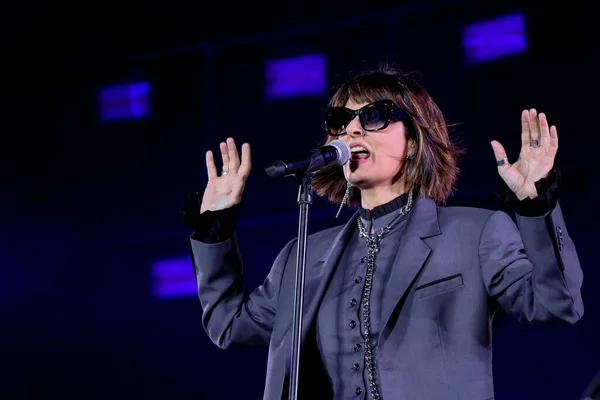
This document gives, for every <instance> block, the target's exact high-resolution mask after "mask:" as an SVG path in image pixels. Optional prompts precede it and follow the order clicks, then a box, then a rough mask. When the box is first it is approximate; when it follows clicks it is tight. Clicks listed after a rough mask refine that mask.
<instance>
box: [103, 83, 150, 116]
mask: <svg viewBox="0 0 600 400" xmlns="http://www.w3.org/2000/svg"><path fill="white" fill-rule="evenodd" d="M98 97H99V99H98V100H99V103H100V104H99V105H100V115H101V118H102V120H103V121H111V120H123V119H137V118H142V117H145V116H146V115H148V114H149V112H150V83H148V82H135V83H126V84H120V85H113V86H107V87H104V88H102V89H101V90H100V93H99V96H98Z"/></svg>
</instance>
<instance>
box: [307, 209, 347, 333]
mask: <svg viewBox="0 0 600 400" xmlns="http://www.w3.org/2000/svg"><path fill="white" fill-rule="evenodd" d="M357 218H358V212H356V213H354V215H353V216H352V217H351V218H350V220H349V221H348V222H347V223H346V225H345V226H344V227H343V228H342V230H341V231H340V232H339V233H338V234H337V235H336V237H335V238H334V239H333V242H331V246H330V248H329V250H327V252H326V253H325V255H324V256H323V258H322V259H321V260H320V262H319V263H318V264H317V266H316V268H320V269H321V271H319V273H318V278H317V283H316V284H312V285H307V284H306V283H307V282H308V281H309V280H308V273H309V271H307V277H306V281H305V288H304V312H303V316H304V317H303V318H304V324H303V327H302V338H303V339H304V338H305V337H306V334H307V333H308V329H309V328H310V325H311V324H312V321H313V318H314V316H315V314H316V312H317V309H318V307H319V304H321V299H322V298H323V295H324V293H325V289H326V288H327V285H328V284H329V281H330V280H331V275H332V274H333V271H334V270H335V267H336V265H337V264H338V261H339V259H340V256H341V255H342V251H343V250H344V248H345V247H346V245H347V244H348V241H349V240H350V238H351V236H352V234H353V233H354V229H355V227H356V219H357ZM308 251H310V249H308ZM307 268H309V266H308V265H307ZM313 268H314V267H313ZM312 272H313V273H315V276H316V275H317V274H316V272H317V271H312Z"/></svg>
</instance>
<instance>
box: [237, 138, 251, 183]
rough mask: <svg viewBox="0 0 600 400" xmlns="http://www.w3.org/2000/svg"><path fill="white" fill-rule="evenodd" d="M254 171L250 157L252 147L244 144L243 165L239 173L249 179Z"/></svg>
mask: <svg viewBox="0 0 600 400" xmlns="http://www.w3.org/2000/svg"><path fill="white" fill-rule="evenodd" d="M251 169H252V157H251V155H250V145H249V144H248V143H244V144H243V145H242V164H241V166H240V169H239V171H238V172H239V173H240V174H241V175H242V177H243V178H247V177H248V175H250V170H251Z"/></svg>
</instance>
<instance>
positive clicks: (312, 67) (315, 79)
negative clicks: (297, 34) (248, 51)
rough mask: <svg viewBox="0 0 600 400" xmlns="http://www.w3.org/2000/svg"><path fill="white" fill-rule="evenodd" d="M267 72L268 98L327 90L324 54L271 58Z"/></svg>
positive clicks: (303, 94) (320, 92) (319, 92)
mask: <svg viewBox="0 0 600 400" xmlns="http://www.w3.org/2000/svg"><path fill="white" fill-rule="evenodd" d="M266 74H267V76H266V78H267V79H266V82H267V87H266V94H267V98H268V99H277V98H287V97H296V96H307V95H315V94H322V93H323V92H324V91H325V90H326V61H325V55H323V54H314V55H304V56H300V57H294V58H284V59H279V60H271V61H269V62H268V63H267V67H266Z"/></svg>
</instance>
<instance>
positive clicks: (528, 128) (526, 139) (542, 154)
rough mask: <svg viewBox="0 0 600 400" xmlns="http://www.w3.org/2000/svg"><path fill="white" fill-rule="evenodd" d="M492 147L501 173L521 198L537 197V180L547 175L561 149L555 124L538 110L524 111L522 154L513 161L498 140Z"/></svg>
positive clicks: (493, 142) (522, 115)
mask: <svg viewBox="0 0 600 400" xmlns="http://www.w3.org/2000/svg"><path fill="white" fill-rule="evenodd" d="M492 148H493V149H494V154H495V156H496V161H497V163H498V173H499V174H500V177H501V178H502V179H503V180H504V182H506V184H507V185H508V187H509V188H510V190H512V191H513V192H514V193H515V195H516V196H517V197H518V198H519V200H523V199H524V198H526V197H529V198H534V197H537V195H538V193H537V190H536V188H535V182H536V181H538V180H540V179H542V178H545V177H546V176H547V175H548V172H550V170H551V169H552V166H553V165H554V157H556V152H557V151H558V135H557V133H556V127H555V126H551V127H549V126H548V121H547V120H546V115H545V114H543V113H540V114H539V115H538V114H537V111H536V110H535V109H534V108H532V109H531V110H523V113H522V114H521V153H520V154H519V159H518V160H517V161H516V162H515V163H514V164H511V163H509V162H508V158H507V157H506V151H505V150H504V147H503V146H502V145H501V144H500V143H499V142H497V141H496V140H493V141H492Z"/></svg>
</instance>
